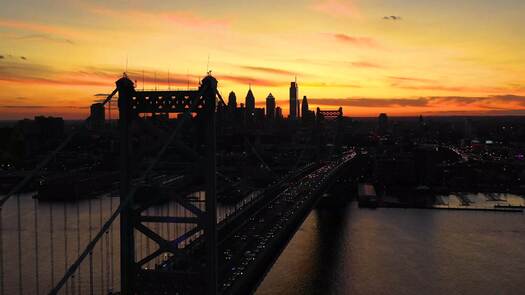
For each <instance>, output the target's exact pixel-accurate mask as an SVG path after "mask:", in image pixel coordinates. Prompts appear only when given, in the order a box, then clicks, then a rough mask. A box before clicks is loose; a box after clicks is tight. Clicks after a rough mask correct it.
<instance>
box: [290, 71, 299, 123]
mask: <svg viewBox="0 0 525 295" xmlns="http://www.w3.org/2000/svg"><path fill="white" fill-rule="evenodd" d="M298 94H299V87H298V86H297V80H296V81H295V82H292V83H290V119H292V120H295V119H297V118H299V101H298V100H297V96H298Z"/></svg>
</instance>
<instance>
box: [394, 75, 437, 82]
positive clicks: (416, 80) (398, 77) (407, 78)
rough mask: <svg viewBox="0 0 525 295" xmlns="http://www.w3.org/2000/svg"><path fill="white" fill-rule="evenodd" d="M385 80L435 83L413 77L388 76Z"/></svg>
mask: <svg viewBox="0 0 525 295" xmlns="http://www.w3.org/2000/svg"><path fill="white" fill-rule="evenodd" d="M387 78H388V79H390V80H392V81H394V82H407V81H408V82H421V83H429V82H436V81H435V80H430V79H424V78H415V77H402V76H388V77H387Z"/></svg>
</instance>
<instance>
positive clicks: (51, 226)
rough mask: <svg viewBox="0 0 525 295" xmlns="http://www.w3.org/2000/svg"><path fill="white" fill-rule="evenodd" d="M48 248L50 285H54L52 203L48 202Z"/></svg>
mask: <svg viewBox="0 0 525 295" xmlns="http://www.w3.org/2000/svg"><path fill="white" fill-rule="evenodd" d="M49 244H50V246H49V250H50V252H51V255H50V260H51V265H50V266H51V286H54V285H55V258H54V255H55V249H54V242H53V203H50V204H49Z"/></svg>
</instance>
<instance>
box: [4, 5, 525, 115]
mask: <svg viewBox="0 0 525 295" xmlns="http://www.w3.org/2000/svg"><path fill="white" fill-rule="evenodd" d="M276 7H278V8H279V9H275V8H276ZM524 9H525V4H524V3H523V2H520V1H516V0H504V1H499V2H497V3H493V2H492V1H486V0H483V1H462V2H461V3H457V2H453V1H450V0H447V1H440V3H415V2H413V1H408V0H393V1H378V0H374V1H366V2H364V1H343V0H312V1H299V0H294V1H289V2H286V3H281V2H279V3H274V2H273V1H265V2H264V3H258V4H254V3H250V4H247V3H244V2H240V1H222V2H220V3H211V4H210V3H207V2H205V1H194V2H192V3H170V2H168V1H159V2H158V3H156V5H155V7H152V6H149V5H148V4H147V3H146V2H142V1H129V2H120V1H109V2H104V3H102V2H98V1H87V2H76V1H74V2H70V3H62V2H61V1H46V3H40V2H38V1H25V2H16V3H15V2H11V3H6V4H5V5H4V6H3V9H2V12H0V36H1V37H2V40H3V42H2V44H0V88H1V89H2V93H1V94H0V102H1V103H0V117H1V118H2V119H21V118H24V117H31V116H32V115H36V114H46V115H60V116H63V117H64V118H67V119H73V118H76V119H80V118H84V117H85V116H86V115H87V114H88V112H89V106H90V104H91V103H92V102H93V101H95V100H97V99H100V98H101V97H100V96H102V95H103V94H106V93H109V92H111V91H112V90H113V88H114V81H115V80H117V79H118V78H119V77H120V75H122V72H124V71H127V72H128V73H129V75H130V77H131V78H132V79H133V80H136V81H137V82H138V83H137V84H138V85H137V86H138V88H139V89H141V88H142V87H145V88H154V87H158V88H166V89H167V88H168V87H171V88H186V87H188V84H189V86H190V87H196V86H197V81H198V79H199V78H201V77H202V76H204V75H205V74H206V71H207V70H211V71H212V74H213V75H214V76H215V77H217V79H218V80H219V89H220V90H221V92H222V93H223V95H226V94H227V93H229V92H230V91H235V92H236V93H237V94H241V93H246V91H247V90H248V86H249V85H250V84H251V87H252V89H253V93H254V96H255V97H256V98H257V100H256V104H257V105H262V104H264V97H266V96H267V95H268V94H269V93H272V94H273V95H274V97H275V98H276V102H277V105H279V106H280V107H281V108H282V109H283V112H284V114H285V115H287V114H288V104H287V103H285V102H286V101H287V100H288V87H289V83H290V81H293V78H294V76H296V75H297V77H298V84H299V87H300V88H301V92H300V93H301V95H302V94H305V95H307V96H308V98H309V102H310V105H311V107H312V108H315V107H317V106H321V108H327V109H330V108H335V107H338V106H342V107H343V108H344V112H345V114H347V115H348V116H356V117H360V116H374V117H375V116H377V115H378V114H379V113H382V112H386V113H388V114H389V115H391V116H404V115H410V116H418V115H419V114H423V115H425V116H429V115H523V114H525V80H524V79H523V78H522V77H523V76H524V74H525V70H524V68H525V67H524V65H525V53H523V52H525V50H524V49H525V42H524V40H523V38H522V36H523V35H524V33H525V32H524V30H525V29H524V28H523V26H520V24H521V18H522V17H521V15H520V11H523V10H524ZM36 11H38V12H36ZM123 23H125V24H126V25H122V24H123ZM137 43H140V46H136V44H137ZM143 81H144V83H143ZM97 95H98V96H97Z"/></svg>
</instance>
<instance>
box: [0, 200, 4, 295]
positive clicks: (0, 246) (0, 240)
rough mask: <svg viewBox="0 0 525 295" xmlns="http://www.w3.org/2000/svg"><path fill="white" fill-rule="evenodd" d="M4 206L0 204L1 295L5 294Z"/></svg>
mask: <svg viewBox="0 0 525 295" xmlns="http://www.w3.org/2000/svg"><path fill="white" fill-rule="evenodd" d="M3 212H4V211H3V210H2V206H1V205H0V295H4V228H3V224H2V220H3V218H4V214H3Z"/></svg>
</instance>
